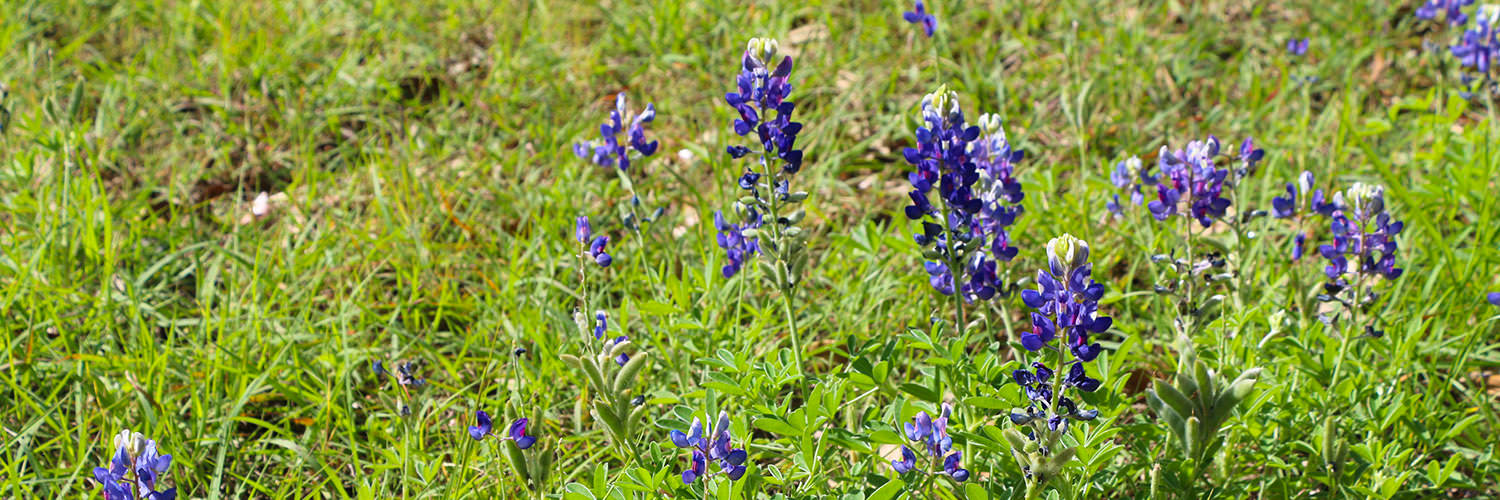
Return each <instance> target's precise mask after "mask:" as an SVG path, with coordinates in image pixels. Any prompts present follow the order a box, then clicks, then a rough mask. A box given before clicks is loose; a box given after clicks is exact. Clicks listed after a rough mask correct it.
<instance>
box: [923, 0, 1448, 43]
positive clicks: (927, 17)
mask: <svg viewBox="0 0 1500 500" xmlns="http://www.w3.org/2000/svg"><path fill="white" fill-rule="evenodd" d="M1470 1H1473V0H1470ZM901 18H902V19H906V22H908V23H912V24H920V25H922V32H923V33H926V34H927V38H932V33H933V32H935V31H937V18H936V17H933V16H932V14H930V13H928V12H927V4H925V3H922V0H917V6H916V8H915V9H912V10H911V11H910V12H904V13H902V14H901Z"/></svg>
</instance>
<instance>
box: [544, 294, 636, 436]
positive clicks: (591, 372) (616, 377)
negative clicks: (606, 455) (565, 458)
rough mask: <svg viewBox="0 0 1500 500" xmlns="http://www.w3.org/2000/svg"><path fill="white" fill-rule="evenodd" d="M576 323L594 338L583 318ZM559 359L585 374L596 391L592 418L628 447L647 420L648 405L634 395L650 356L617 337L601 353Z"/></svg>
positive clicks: (579, 317)
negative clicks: (644, 419) (638, 378)
mask: <svg viewBox="0 0 1500 500" xmlns="http://www.w3.org/2000/svg"><path fill="white" fill-rule="evenodd" d="M575 320H576V321H577V323H578V327H579V329H580V330H582V331H583V332H584V333H585V334H586V335H590V336H592V335H594V328H592V327H590V326H589V325H588V324H587V322H586V320H585V319H584V317H583V316H582V315H581V314H580V315H578V316H576V317H575ZM605 338H608V337H607V336H605ZM559 358H561V359H562V360H563V362H565V363H567V364H568V366H571V367H573V368H574V369H577V370H578V371H581V372H583V374H584V376H585V378H587V379H588V381H589V386H590V387H592V388H593V389H594V390H593V395H594V397H593V399H592V400H591V401H590V404H591V405H592V406H593V411H592V415H593V416H594V418H595V419H596V420H599V421H600V422H603V423H604V430H605V432H607V433H608V434H609V436H610V440H611V441H612V442H613V443H615V444H616V445H617V446H629V443H630V442H631V438H633V437H634V436H635V435H636V431H637V430H638V429H640V425H639V424H640V423H641V421H642V419H643V418H644V417H645V416H646V408H647V407H646V405H644V404H636V403H635V401H633V400H634V399H635V398H634V397H633V396H632V394H634V393H635V385H636V382H637V376H638V375H640V373H641V369H642V368H645V367H646V365H647V364H648V363H649V362H650V361H649V360H650V359H651V356H650V353H649V352H644V351H637V348H636V345H635V344H634V343H632V342H630V340H629V339H627V338H625V337H616V338H613V339H610V340H606V341H605V342H604V344H603V347H602V348H601V349H600V350H599V351H598V352H591V353H586V354H584V355H582V356H573V355H571V354H563V355H560V356H559ZM622 360H623V361H624V362H621V361H622Z"/></svg>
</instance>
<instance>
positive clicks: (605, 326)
mask: <svg viewBox="0 0 1500 500" xmlns="http://www.w3.org/2000/svg"><path fill="white" fill-rule="evenodd" d="M606 330H609V315H606V314H604V311H598V312H595V313H594V338H595V339H602V338H604V332H605V331H606Z"/></svg>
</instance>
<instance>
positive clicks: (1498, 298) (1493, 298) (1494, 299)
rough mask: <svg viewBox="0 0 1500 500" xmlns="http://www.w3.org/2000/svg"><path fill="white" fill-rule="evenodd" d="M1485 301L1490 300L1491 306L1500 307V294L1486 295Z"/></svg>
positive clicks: (1491, 293)
mask: <svg viewBox="0 0 1500 500" xmlns="http://www.w3.org/2000/svg"><path fill="white" fill-rule="evenodd" d="M1484 300H1488V301H1489V302H1490V303H1491V304H1494V305H1496V306H1500V292H1490V293H1489V295H1485V297H1484Z"/></svg>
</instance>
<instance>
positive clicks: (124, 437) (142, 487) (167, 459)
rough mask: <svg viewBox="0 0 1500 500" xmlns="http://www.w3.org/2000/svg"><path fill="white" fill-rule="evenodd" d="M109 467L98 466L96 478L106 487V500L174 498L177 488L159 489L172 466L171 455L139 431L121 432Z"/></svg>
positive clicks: (158, 499) (95, 473) (117, 437)
mask: <svg viewBox="0 0 1500 500" xmlns="http://www.w3.org/2000/svg"><path fill="white" fill-rule="evenodd" d="M114 446H115V455H114V458H113V459H111V460H110V461H109V468H104V467H95V468H94V479H95V480H98V481H99V484H100V485H102V486H103V487H104V490H103V491H104V498H105V500H132V499H136V498H140V499H143V500H172V499H173V498H176V497H177V488H167V489H162V490H158V489H157V488H158V487H160V486H161V484H160V483H161V477H162V475H163V474H166V473H167V468H169V467H171V466H172V456H171V455H162V454H160V453H158V452H157V450H156V441H152V440H150V439H146V437H145V436H143V435H141V433H139V432H131V431H129V430H125V431H120V433H119V434H117V435H115V439H114Z"/></svg>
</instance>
